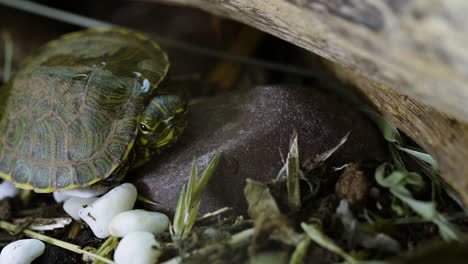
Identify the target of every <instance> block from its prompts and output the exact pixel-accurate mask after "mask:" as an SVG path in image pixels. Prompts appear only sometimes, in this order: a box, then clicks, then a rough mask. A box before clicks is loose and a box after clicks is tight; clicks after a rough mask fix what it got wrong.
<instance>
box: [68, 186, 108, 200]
mask: <svg viewBox="0 0 468 264" xmlns="http://www.w3.org/2000/svg"><path fill="white" fill-rule="evenodd" d="M109 189H110V187H109V186H105V185H102V184H93V185H91V186H88V187H80V188H75V189H70V190H65V191H61V192H62V194H66V195H69V196H74V197H81V198H89V197H95V196H99V195H101V194H104V193H106V192H107V191H108V190H109Z"/></svg>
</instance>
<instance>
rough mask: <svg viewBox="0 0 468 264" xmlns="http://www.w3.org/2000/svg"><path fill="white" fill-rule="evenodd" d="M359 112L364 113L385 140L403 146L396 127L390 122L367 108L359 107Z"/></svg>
mask: <svg viewBox="0 0 468 264" xmlns="http://www.w3.org/2000/svg"><path fill="white" fill-rule="evenodd" d="M359 110H361V111H362V112H364V113H365V114H366V115H367V117H369V119H371V120H372V121H373V122H374V123H375V125H376V126H377V127H378V128H379V130H380V132H381V133H382V136H383V137H384V138H385V140H387V141H388V142H392V143H396V144H399V145H402V144H403V142H402V140H401V136H400V133H399V132H398V130H397V129H396V127H395V126H393V124H392V123H390V121H388V120H387V119H386V118H385V117H383V116H382V115H381V114H379V113H377V112H375V111H374V110H372V109H370V108H368V107H360V109H359Z"/></svg>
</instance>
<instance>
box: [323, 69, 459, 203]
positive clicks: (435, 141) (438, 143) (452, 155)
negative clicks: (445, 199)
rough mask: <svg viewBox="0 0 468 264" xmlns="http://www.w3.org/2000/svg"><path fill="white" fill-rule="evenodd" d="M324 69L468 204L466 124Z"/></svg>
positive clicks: (353, 76) (348, 72)
mask: <svg viewBox="0 0 468 264" xmlns="http://www.w3.org/2000/svg"><path fill="white" fill-rule="evenodd" d="M327 66H328V68H329V69H330V70H332V71H333V72H334V73H335V75H336V76H337V77H338V78H339V79H340V80H342V81H343V82H345V83H348V84H351V85H353V86H355V87H357V88H358V89H359V90H360V91H361V92H362V93H363V94H364V95H365V96H366V97H367V99H369V101H370V102H371V103H372V104H373V105H374V106H375V107H376V108H377V109H379V110H380V111H381V113H382V114H383V115H384V116H385V117H386V118H388V119H389V120H390V121H391V122H392V123H393V124H395V125H396V126H397V127H398V128H399V129H401V130H402V131H403V132H404V133H406V134H407V135H408V136H410V137H411V138H412V139H414V140H415V141H416V142H417V143H418V144H419V145H421V146H422V147H423V148H424V149H425V150H426V151H428V152H429V154H431V155H432V156H433V157H434V159H435V160H436V161H437V163H438V165H439V167H440V170H441V173H442V176H443V177H444V179H445V180H446V181H447V182H448V183H450V185H451V186H452V187H453V188H454V189H455V190H457V191H458V192H459V193H460V194H461V195H462V197H463V199H464V201H465V204H468V162H467V157H468V124H466V123H462V122H460V121H457V120H456V119H453V118H450V117H448V116H447V115H445V114H443V113H441V112H438V111H437V110H435V109H434V108H432V107H430V106H428V105H426V104H423V103H421V102H418V101H417V100H415V99H413V98H410V97H408V96H406V95H403V94H401V93H399V92H397V91H396V90H393V89H390V88H388V87H387V86H385V85H383V84H381V83H378V82H375V81H371V80H369V79H367V78H365V77H364V76H362V75H360V74H359V73H356V72H354V71H352V70H350V69H347V68H345V67H342V66H339V65H337V64H334V63H327Z"/></svg>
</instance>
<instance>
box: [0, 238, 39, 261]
mask: <svg viewBox="0 0 468 264" xmlns="http://www.w3.org/2000/svg"><path fill="white" fill-rule="evenodd" d="M44 250H45V245H44V243H43V242H42V241H40V240H37V239H21V240H17V241H15V242H12V243H10V244H8V245H6V246H5V247H4V248H3V249H2V252H1V253H0V263H2V264H30V263H31V262H32V261H33V260H34V259H36V258H38V257H39V256H40V255H42V254H43V253H44Z"/></svg>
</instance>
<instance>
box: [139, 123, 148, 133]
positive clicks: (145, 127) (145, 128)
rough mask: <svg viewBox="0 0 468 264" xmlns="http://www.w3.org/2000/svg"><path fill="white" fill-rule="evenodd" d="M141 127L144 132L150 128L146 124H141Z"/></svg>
mask: <svg viewBox="0 0 468 264" xmlns="http://www.w3.org/2000/svg"><path fill="white" fill-rule="evenodd" d="M140 129H141V131H142V132H143V133H147V132H149V131H150V129H149V128H148V127H147V126H146V125H145V124H140Z"/></svg>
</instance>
